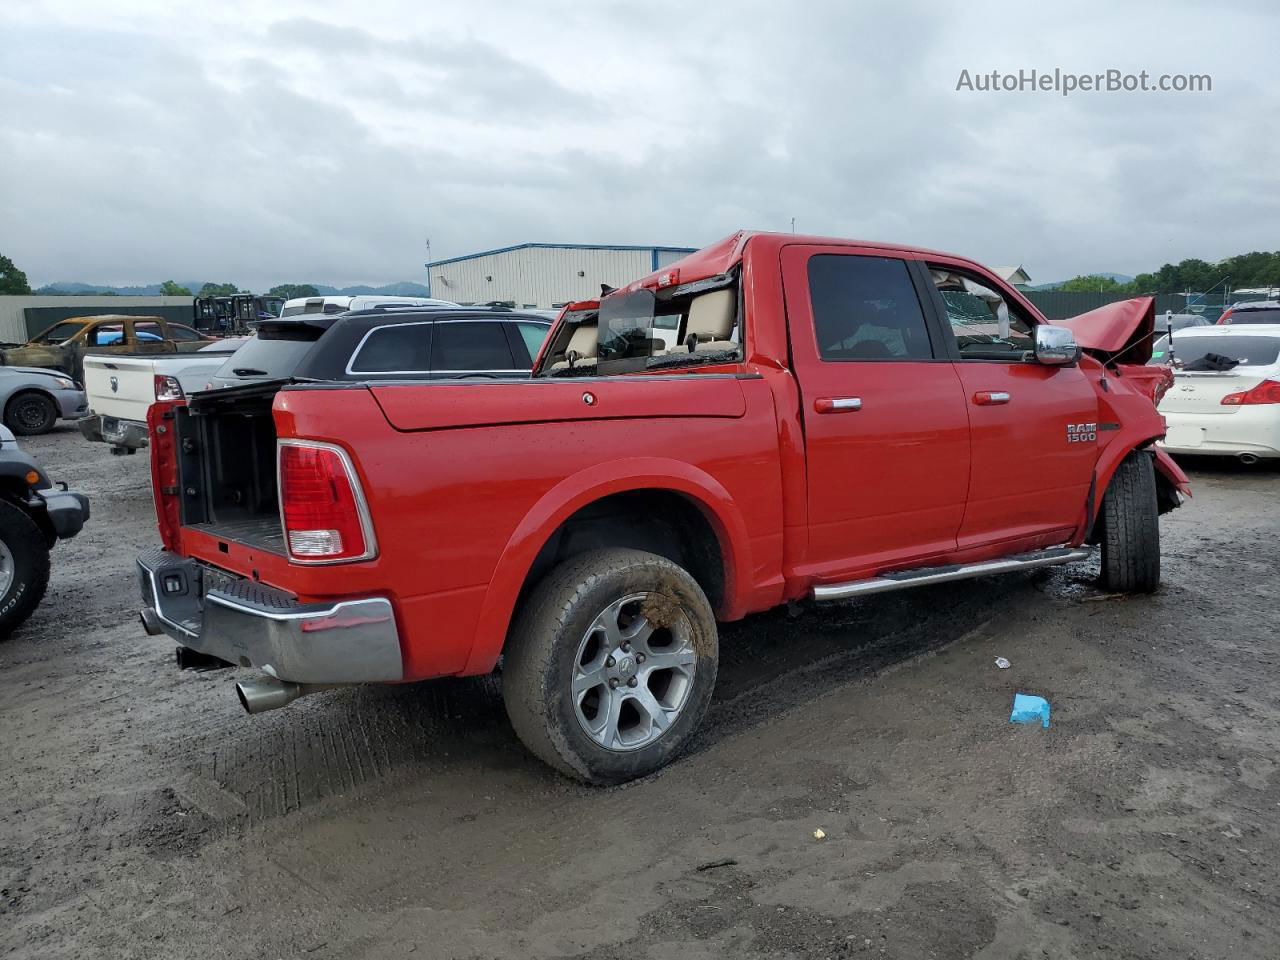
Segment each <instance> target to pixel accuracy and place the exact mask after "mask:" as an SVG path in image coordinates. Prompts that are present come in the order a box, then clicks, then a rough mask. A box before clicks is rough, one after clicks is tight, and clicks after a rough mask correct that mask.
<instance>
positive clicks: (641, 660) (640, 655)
mask: <svg viewBox="0 0 1280 960" xmlns="http://www.w3.org/2000/svg"><path fill="white" fill-rule="evenodd" d="M636 663H644V654H643V653H637V654H636Z"/></svg>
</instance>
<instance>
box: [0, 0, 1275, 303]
mask: <svg viewBox="0 0 1280 960" xmlns="http://www.w3.org/2000/svg"><path fill="white" fill-rule="evenodd" d="M873 7H874V8H873ZM1278 10H1280V6H1278V5H1277V4H1276V3H1275V2H1273V0H1256V2H1247V0H1244V2H1237V0H1217V2H1215V3H1212V4H1205V3H1201V2H1190V0H1162V2H1158V3H1140V2H1134V3H1124V4H1119V3H1096V4H1093V3H1073V4H1071V5H1064V4H1053V5H1033V4H1029V3H1026V2H1025V0H1023V2H1017V3H994V2H981V0H978V2H973V0H971V2H968V3H965V4H953V3H937V4H927V3H917V2H913V0H896V2H894V3H892V4H874V5H873V4H870V3H865V4H855V3H852V2H830V3H826V2H820V3H805V2H789V3H788V2H777V0H775V2H772V3H754V2H745V0H734V2H723V3H721V2H713V0H703V2H698V3H689V2H687V0H686V2H680V3H665V2H660V0H645V2H628V3H609V2H600V0H596V2H584V0H565V2H560V0H549V2H548V0H527V2H523V3H516V2H512V0H508V2H502V3H495V2H488V0H456V2H455V0H427V2H422V0H418V2H407V0H404V2H402V0H360V2H359V3H352V2H346V3H326V2H321V0H307V2H296V0H267V2H252V3H245V2H236V0H220V2H218V3H200V4H194V3H191V4H188V3H182V2H175V0H111V2H110V3H107V2H102V0H66V2H31V0H4V2H3V4H2V5H0V157H2V158H3V163H2V165H0V252H3V253H5V254H8V255H9V256H10V257H12V258H13V259H14V260H15V261H16V262H17V264H18V265H19V266H20V267H21V268H23V269H25V270H26V271H27V273H28V275H29V277H30V279H31V281H32V283H33V285H38V284H41V283H45V282H49V281H54V280H83V281H87V282H95V283H116V284H122V283H135V282H148V281H156V280H161V279H168V278H176V279H217V280H225V281H232V282H235V283H237V284H240V285H241V286H251V287H254V288H256V289H262V288H265V287H266V286H269V285H271V284H274V283H278V282H286V281H287V282H307V281H312V282H320V283H335V284H346V283H352V282H373V283H381V282H386V281H391V280H419V281H421V280H424V279H425V271H424V270H423V267H422V263H423V261H424V260H425V259H426V257H425V254H426V241H427V239H428V238H430V240H431V253H432V255H433V257H435V258H441V257H448V256H455V255H458V254H463V253H468V252H471V251H475V250H482V249H486V248H491V247H497V246H504V245H507V244H513V243H521V242H526V241H548V242H562V243H563V242H592V243H624V244H649V243H656V244H673V245H682V246H684V245H687V246H699V245H702V244H704V243H708V242H710V241H713V240H715V239H717V238H718V237H720V236H723V235H725V234H728V233H731V232H733V231H734V230H737V229H739V228H743V227H747V228H757V229H774V230H787V229H789V228H790V223H791V218H792V217H794V218H795V223H796V230H797V232H801V233H818V234H829V235H836V236H848V237H858V238H863V239H874V240H892V241H902V242H907V243H913V244H918V245H924V246H931V247H938V248H942V249H946V250H952V251H956V252H959V253H965V254H968V255H971V256H974V257H976V258H977V259H979V260H982V261H984V262H986V263H989V264H993V265H995V264H1013V263H1023V264H1024V265H1025V266H1026V267H1027V269H1028V270H1029V272H1030V273H1031V274H1032V277H1033V279H1035V280H1037V281H1039V280H1055V279H1062V278H1065V277H1069V276H1072V275H1074V274H1077V273H1083V272H1093V271H1098V270H1110V271H1118V272H1122V273H1130V274H1132V273H1137V272H1139V271H1142V270H1147V269H1152V268H1154V267H1157V266H1159V265H1160V264H1161V263H1163V262H1165V261H1177V260H1180V259H1182V258H1184V257H1189V256H1198V257H1203V258H1205V259H1210V260H1213V259H1218V258H1221V257H1224V256H1228V255H1231V254H1234V253H1239V252H1244V251H1247V250H1252V249H1268V250H1270V249H1276V248H1278V247H1280V182H1278V181H1280V138H1277V136H1276V131H1277V123H1278V122H1280V70H1277V69H1276V62H1277V53H1276V43H1277V40H1278V39H1280V14H1278V13H1277V11H1278ZM1055 67H1057V68H1060V69H1062V70H1064V71H1072V72H1076V73H1092V72H1094V71H1102V70H1106V69H1108V68H1116V69H1119V70H1122V71H1125V72H1132V73H1137V72H1138V71H1141V70H1147V71H1149V72H1151V73H1152V74H1153V76H1156V75H1159V74H1160V73H1166V72H1167V73H1197V74H1210V75H1211V76H1212V83H1213V90H1212V92H1211V93H1076V94H1073V95H1072V96H1069V97H1063V96H1061V95H1060V94H1056V93H1032V92H1025V93H995V94H993V93H979V92H957V91H956V84H957V81H958V79H959V77H960V73H961V70H964V69H967V70H969V71H970V72H971V73H972V74H977V73H980V72H989V71H991V70H993V69H996V70H1001V71H1017V70H1019V69H1027V70H1030V69H1032V68H1036V69H1039V70H1042V71H1044V70H1048V71H1052V70H1053V69H1054V68H1055ZM617 279H618V282H622V281H624V280H626V279H628V278H624V277H620V278H617Z"/></svg>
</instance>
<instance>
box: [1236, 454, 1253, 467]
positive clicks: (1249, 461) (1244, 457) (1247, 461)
mask: <svg viewBox="0 0 1280 960" xmlns="http://www.w3.org/2000/svg"><path fill="white" fill-rule="evenodd" d="M1236 459H1237V460H1239V461H1240V462H1241V463H1243V464H1244V465H1245V466H1246V467H1252V466H1253V465H1254V464H1255V463H1257V462H1258V455H1257V454H1256V453H1242V454H1240V455H1239V456H1238V457H1236Z"/></svg>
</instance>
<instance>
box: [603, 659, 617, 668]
mask: <svg viewBox="0 0 1280 960" xmlns="http://www.w3.org/2000/svg"><path fill="white" fill-rule="evenodd" d="M604 665H605V666H606V667H616V666H617V665H618V661H616V660H614V659H613V657H606V658H605V661H604Z"/></svg>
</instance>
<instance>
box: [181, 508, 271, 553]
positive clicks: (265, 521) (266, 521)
mask: <svg viewBox="0 0 1280 960" xmlns="http://www.w3.org/2000/svg"><path fill="white" fill-rule="evenodd" d="M190 529H192V530H198V531H200V532H201V533H207V534H209V536H211V537H218V538H219V539H222V540H234V541H236V542H237V543H243V544H244V545H245V546H249V547H257V548H258V549H260V550H267V551H269V552H271V553H278V554H280V555H281V556H283V555H284V552H285V551H284V531H283V530H282V529H281V527H280V518H279V517H278V516H274V515H272V516H258V517H248V518H245V519H242V520H224V521H222V522H219V523H193V524H191V525H190Z"/></svg>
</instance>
